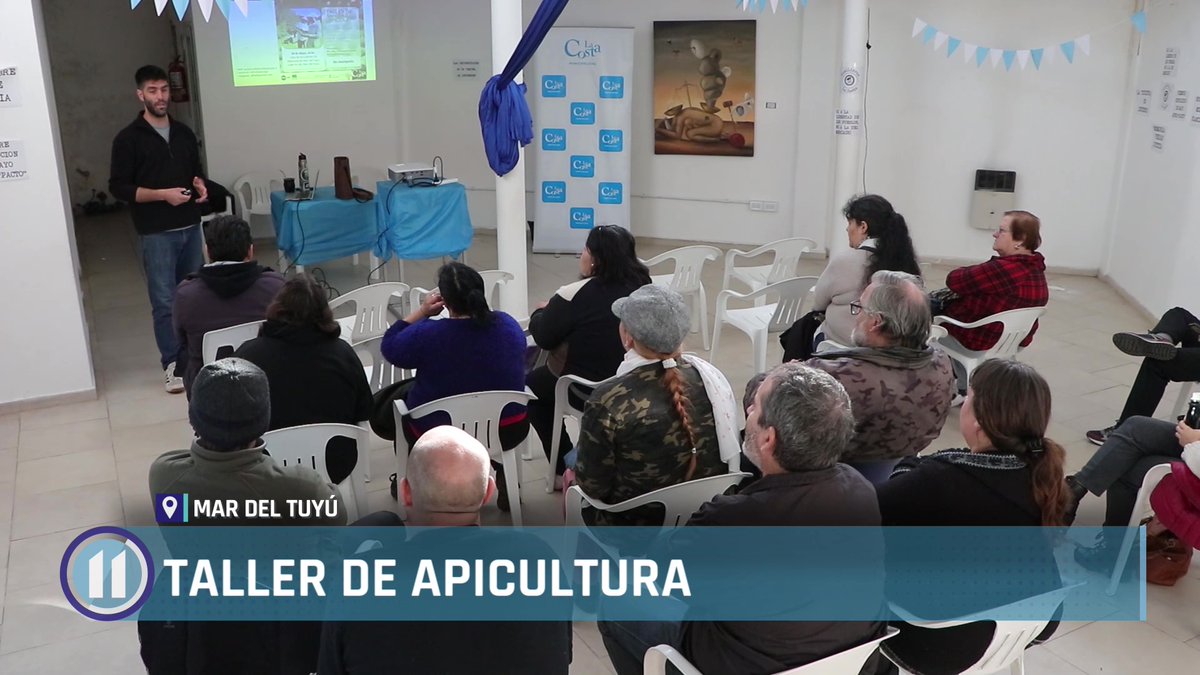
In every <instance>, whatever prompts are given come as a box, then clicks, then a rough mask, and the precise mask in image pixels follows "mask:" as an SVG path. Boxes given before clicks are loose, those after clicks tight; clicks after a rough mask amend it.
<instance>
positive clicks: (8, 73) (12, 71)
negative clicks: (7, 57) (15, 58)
mask: <svg viewBox="0 0 1200 675" xmlns="http://www.w3.org/2000/svg"><path fill="white" fill-rule="evenodd" d="M19 105H21V80H20V78H19V77H18V76H17V67H16V66H4V67H0V108H15V107H17V106H19Z"/></svg>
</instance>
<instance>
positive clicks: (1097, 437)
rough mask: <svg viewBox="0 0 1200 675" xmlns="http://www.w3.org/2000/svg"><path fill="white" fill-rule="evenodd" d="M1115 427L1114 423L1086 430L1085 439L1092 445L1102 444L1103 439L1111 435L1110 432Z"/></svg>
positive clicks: (1105, 439)
mask: <svg viewBox="0 0 1200 675" xmlns="http://www.w3.org/2000/svg"><path fill="white" fill-rule="evenodd" d="M1116 428H1117V425H1115V424H1114V425H1112V426H1111V427H1105V428H1104V429H1093V430H1091V431H1089V432H1087V434H1086V435H1087V439H1088V441H1090V442H1091V444H1092V445H1104V441H1107V440H1108V437H1109V436H1111V435H1112V432H1113V431H1114V430H1116Z"/></svg>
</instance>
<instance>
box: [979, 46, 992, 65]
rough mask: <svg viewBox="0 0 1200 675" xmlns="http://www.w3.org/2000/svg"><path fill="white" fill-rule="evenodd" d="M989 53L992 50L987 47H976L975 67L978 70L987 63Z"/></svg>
mask: <svg viewBox="0 0 1200 675" xmlns="http://www.w3.org/2000/svg"><path fill="white" fill-rule="evenodd" d="M989 51H991V50H990V49H988V48H987V47H976V48H975V67H976V68H978V67H981V66H983V62H984V61H987V55H988V52H989Z"/></svg>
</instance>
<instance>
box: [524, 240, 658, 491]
mask: <svg viewBox="0 0 1200 675" xmlns="http://www.w3.org/2000/svg"><path fill="white" fill-rule="evenodd" d="M579 276H580V277H581V278H580V280H579V281H576V282H574V283H570V284H567V285H566V286H563V287H562V288H560V289H558V291H557V292H555V294H554V297H552V298H550V301H549V302H546V303H543V304H542V306H541V307H539V308H538V309H536V310H535V311H534V312H533V315H532V316H530V318H529V334H530V335H532V336H533V339H534V341H535V342H536V343H537V346H539V347H541V348H542V349H545V350H547V351H549V352H550V359H549V361H548V362H547V364H546V365H545V366H541V367H539V368H535V369H534V370H533V371H531V372H530V373H529V377H528V379H527V383H528V385H529V388H530V389H531V390H532V391H533V393H534V394H536V395H537V397H538V398H537V400H536V401H531V402H530V404H529V421H530V424H531V425H532V426H533V429H534V431H536V432H537V435H538V438H539V439H541V441H542V447H543V448H544V449H545V451H546V456H547V458H549V455H550V439H551V434H554V433H558V434H560V444H559V449H560V451H559V455H558V466H556V467H552V468H553V470H554V478H552V479H551V480H555V481H556V483H557V482H558V479H559V478H560V477H561V476H562V473H563V471H564V469H565V466H564V464H563V456H564V455H565V454H566V452H567V450H568V449H570V441H569V440H568V439H567V433H566V430H565V429H563V428H562V421H561V420H556V419H553V417H554V385H555V383H557V382H558V378H559V377H560V376H562V375H578V376H580V377H583V378H586V379H588V380H593V381H600V380H605V379H608V378H610V377H612V376H613V374H615V373H616V372H617V366H618V365H619V364H620V363H621V359H622V357H624V355H625V349H624V347H622V345H621V336H620V335H619V334H618V332H617V327H618V325H619V324H620V321H619V320H618V319H617V317H616V316H615V315H614V314H613V313H612V304H613V302H614V301H616V300H617V299H619V298H623V297H625V296H627V295H629V294H630V293H632V292H633V291H634V290H636V289H638V288H640V287H642V286H644V285H646V284H648V283H650V272H649V270H647V269H646V266H645V265H643V264H642V262H641V261H640V260H638V257H637V251H636V249H635V242H634V239H633V235H632V234H630V233H629V230H626V229H625V228H623V227H618V226H616V225H600V226H598V227H595V228H592V231H591V232H589V233H588V238H587V243H586V245H585V246H584V247H583V253H582V254H581V255H580V256H579ZM590 393H591V392H590V391H589V392H583V391H579V392H575V391H572V396H571V400H572V404H573V405H576V406H578V407H583V403H584V400H585V399H586V398H587V396H588V394H590Z"/></svg>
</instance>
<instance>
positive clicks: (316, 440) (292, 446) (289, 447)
mask: <svg viewBox="0 0 1200 675" xmlns="http://www.w3.org/2000/svg"><path fill="white" fill-rule="evenodd" d="M334 438H350V439H353V440H354V443H355V445H356V446H357V448H358V461H356V462H355V463H354V468H352V469H350V474H349V475H347V476H346V477H345V478H344V479H342V482H341V483H338V484H337V488H338V492H339V493H341V496H342V502H343V503H345V504H346V508H347V509H349V513H348V517H347V519H346V522H347V523H352V522H354V521H356V520H358V519H359V518H361V517H363V516H364V515H366V513H367V508H368V507H367V490H366V482H367V472H366V468H365V467H366V464H367V462H369V461H370V432H369V431H368V430H367V428H366V427H365V426H362V425H359V426H355V425H353V424H305V425H303V426H299V427H287V428H285V429H276V430H275V431H268V432H267V433H265V434H263V441H264V442H265V443H266V444H267V451H268V452H270V453H271V457H273V458H275V460H276V461H277V462H279V463H280V464H283V465H284V466H295V465H297V464H300V465H302V466H307V467H308V468H310V469H313V470H315V471H316V472H317V473H319V474H321V477H322V478H324V479H325V480H326V481H329V472H328V471H326V470H325V449H326V446H327V445H328V444H329V441H330V440H332V439H334ZM347 484H349V491H350V493H349V494H347V493H346V489H347Z"/></svg>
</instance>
